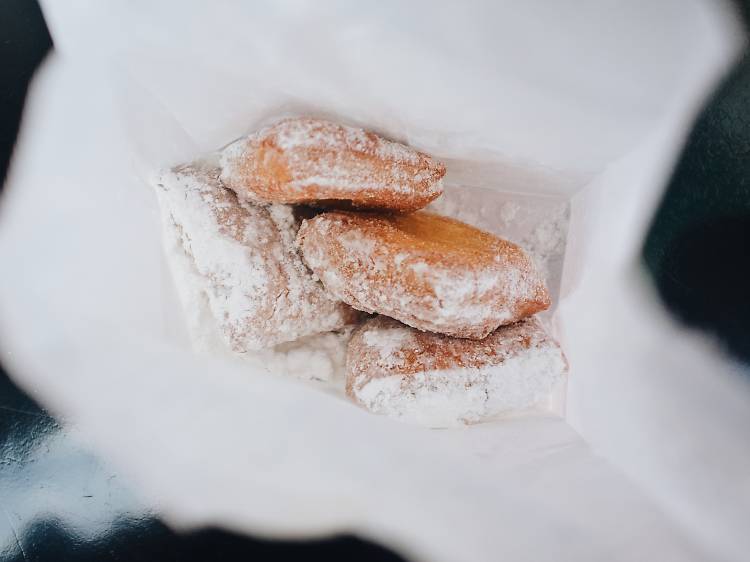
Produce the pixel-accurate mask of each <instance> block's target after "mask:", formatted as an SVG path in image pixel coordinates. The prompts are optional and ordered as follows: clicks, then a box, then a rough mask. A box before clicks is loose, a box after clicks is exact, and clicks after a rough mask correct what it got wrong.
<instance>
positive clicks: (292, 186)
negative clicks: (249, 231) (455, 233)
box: [221, 118, 445, 211]
mask: <svg viewBox="0 0 750 562" xmlns="http://www.w3.org/2000/svg"><path fill="white" fill-rule="evenodd" d="M221 166H222V174H221V180H222V182H224V184H225V185H226V186H228V187H230V188H231V189H233V190H234V191H236V192H237V193H238V194H240V195H241V196H243V197H247V198H250V199H254V200H258V201H263V202H269V203H305V204H313V205H317V206H322V207H326V206H341V205H342V204H343V205H345V206H350V207H354V208H361V209H387V210H393V211H415V210H417V209H421V208H422V207H424V206H425V205H427V204H428V203H429V202H430V201H432V200H433V199H435V198H436V197H438V196H440V194H441V193H442V192H443V190H442V186H441V181H440V180H441V178H442V177H443V176H444V175H445V166H443V164H441V163H439V162H436V161H434V160H433V159H432V158H430V157H429V156H428V155H426V154H424V153H422V152H418V151H416V150H414V149H412V148H410V147H408V146H404V145H402V144H399V143H396V142H392V141H389V140H386V139H384V138H382V137H379V136H378V135H376V134H374V133H370V132H367V131H364V130H363V129H359V128H356V127H349V126H346V125H339V124H336V123H332V122H330V121H323V120H319V119H311V118H294V119H285V120H283V121H280V122H279V123H276V124H275V125H272V126H270V127H266V128H265V129H262V130H260V131H258V132H257V133H254V134H252V135H250V136H248V137H246V138H243V139H240V140H238V141H236V142H234V143H233V144H231V145H229V146H228V147H226V148H225V149H224V151H223V153H222V156H221Z"/></svg>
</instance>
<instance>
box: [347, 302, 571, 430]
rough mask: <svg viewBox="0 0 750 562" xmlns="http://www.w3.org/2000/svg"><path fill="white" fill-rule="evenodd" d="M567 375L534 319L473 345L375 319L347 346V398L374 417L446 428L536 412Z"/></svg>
mask: <svg viewBox="0 0 750 562" xmlns="http://www.w3.org/2000/svg"><path fill="white" fill-rule="evenodd" d="M566 371H567V364H566V361H565V357H564V356H563V354H562V351H560V347H559V346H558V345H557V343H556V342H555V341H554V340H553V339H552V338H550V337H549V335H548V334H547V332H546V331H545V330H544V328H543V327H542V325H541V323H540V322H539V320H537V319H536V318H529V319H526V320H522V321H521V322H517V323H515V324H511V325H509V326H503V327H501V328H498V329H497V330H496V331H494V332H493V333H492V334H490V335H489V336H487V337H486V338H485V339H483V340H480V341H475V340H468V339H463V338H453V337H450V336H444V335H440V334H433V333H428V332H420V331H419V330H415V329H413V328H410V327H408V326H405V325H404V324H401V323H399V322H398V321H396V320H393V319H392V318H387V317H385V316H378V317H376V318H373V319H371V320H368V321H367V322H365V323H364V324H363V325H362V326H361V327H359V328H358V329H357V331H356V332H355V334H354V336H353V337H352V339H351V340H350V342H349V348H348V350H347V358H346V392H347V395H348V396H349V397H350V398H352V399H353V400H354V401H355V402H357V403H359V404H361V405H362V406H364V407H365V408H367V409H368V410H370V411H372V412H374V413H378V414H385V415H390V416H393V417H397V418H403V419H406V420H409V421H414V422H417V423H421V424H424V425H429V426H435V427H440V426H451V425H456V424H462V423H473V422H477V421H480V420H481V419H483V418H486V417H489V416H493V415H497V414H501V413H507V412H509V411H513V410H520V409H525V408H528V407H530V406H533V405H534V404H536V403H538V402H539V401H540V400H542V399H544V398H545V397H547V396H548V395H549V393H550V391H551V389H552V388H553V386H554V385H555V384H556V383H557V382H559V381H560V380H561V379H562V377H563V376H564V374H565V372H566Z"/></svg>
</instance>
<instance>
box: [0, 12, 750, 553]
mask: <svg viewBox="0 0 750 562" xmlns="http://www.w3.org/2000/svg"><path fill="white" fill-rule="evenodd" d="M737 5H738V7H739V9H740V11H741V13H742V14H743V16H745V22H747V17H746V16H747V14H748V13H750V9H748V8H749V6H750V0H745V1H744V2H739V3H738V4H737ZM50 47H51V41H50V39H49V36H48V34H47V32H46V28H45V27H44V22H43V19H42V16H41V13H40V11H39V8H38V6H37V5H36V2H34V1H32V0H0V180H2V178H4V176H5V171H6V168H7V164H8V161H9V159H10V156H11V152H12V147H13V143H14V140H15V136H16V133H17V129H18V125H19V120H20V116H21V111H22V108H23V103H24V99H25V95H26V88H27V85H28V82H29V80H30V78H31V76H32V74H33V71H34V69H35V68H36V66H37V64H38V63H39V62H40V61H41V60H42V58H43V57H44V55H45V53H46V52H47V50H48V49H49V48H50ZM0 204H1V201H0ZM643 255H644V262H645V264H646V266H647V268H648V270H649V271H650V273H651V274H652V277H653V279H654V283H655V286H656V287H657V289H658V292H659V294H660V295H661V297H662V300H663V302H664V303H665V305H666V306H667V307H668V308H669V309H670V310H671V311H672V312H673V313H674V314H675V315H677V316H678V317H679V318H681V319H682V320H683V321H684V322H686V323H688V324H690V325H692V326H696V327H698V328H700V329H703V330H706V331H708V332H711V333H713V334H715V335H716V336H717V338H718V339H719V340H720V341H721V342H723V343H724V344H725V346H726V348H727V350H728V351H729V352H730V353H732V354H733V355H734V356H735V357H737V358H739V359H741V360H744V361H747V362H750V322H748V320H747V319H748V317H750V296H749V295H748V286H750V282H748V279H749V278H750V57H749V56H747V55H745V56H744V57H743V58H742V59H741V60H740V61H739V62H738V64H737V65H736V67H735V69H734V70H733V72H732V73H731V74H730V75H729V76H728V77H727V78H726V80H725V81H724V83H723V84H722V85H721V86H720V87H719V89H718V90H717V92H716V94H715V95H714V97H713V98H712V99H711V100H710V102H709V103H708V105H707V107H706V108H705V110H704V111H703V113H702V114H701V115H700V117H699V118H698V120H697V122H696V124H695V127H694V130H693V132H692V134H691V136H690V139H689V141H688V143H687V145H686V147H685V150H684V152H683V154H682V157H681V159H680V162H679V164H678V165H677V167H676V169H675V171H674V174H673V177H672V180H671V182H670V185H669V188H668V189H667V191H666V193H665V196H664V199H663V201H662V205H661V207H660V209H659V211H658V213H657V215H656V217H655V220H654V224H653V225H652V228H651V230H650V232H649V235H648V237H647V239H646V241H645V244H644V254H643ZM287 558H290V559H297V558H300V559H301V558H306V559H312V560H317V559H323V560H351V559H356V560H365V561H366V560H399V558H398V557H397V556H396V555H395V554H392V553H391V552H389V551H387V550H384V549H382V548H380V547H377V546H376V545H372V544H371V543H367V542H364V541H361V540H358V539H356V538H353V537H340V538H336V539H332V540H327V541H316V542H304V543H302V542H298V543H281V542H272V541H263V540H255V539H252V538H247V537H243V536H238V535H234V534H231V533H227V532H223V531H219V530H213V529H208V530H204V531H199V532H193V533H187V534H177V533H175V532H173V531H171V530H169V529H168V528H167V527H166V526H165V525H164V524H163V523H162V522H161V521H160V520H159V519H158V518H157V517H155V516H153V515H152V514H149V513H148V512H146V511H144V509H143V508H141V507H140V504H139V502H138V500H137V499H136V498H135V497H134V495H133V493H132V492H131V490H130V488H129V486H128V484H127V482H123V481H122V478H120V477H119V475H118V474H117V473H115V472H113V471H112V469H111V468H109V467H108V466H107V465H106V464H105V463H104V462H103V461H101V460H100V459H98V458H97V457H96V456H94V455H93V454H91V453H90V452H88V451H87V450H85V449H83V448H81V447H80V445H78V444H77V442H76V440H75V438H72V437H71V436H70V435H69V434H68V432H66V430H65V429H64V423H62V422H59V421H57V420H55V419H53V418H52V417H51V416H49V415H48V414H47V413H46V412H45V411H44V410H43V409H42V408H40V406H39V405H38V404H37V403H36V402H35V401H34V399H33V397H31V396H28V395H26V394H25V393H23V392H22V391H20V390H19V389H18V388H17V387H16V386H15V385H14V384H13V383H12V382H11V381H10V379H9V378H8V377H7V376H6V375H5V374H4V373H3V372H2V370H0V562H10V561H16V560H18V561H21V560H27V561H32V560H33V561H47V560H50V561H67V560H74V561H77V560H97V561H100V560H101V561H114V560H128V561H157V560H158V561H162V560H165V561H166V560H170V561H171V560H173V561H187V560H240V559H242V560H275V559H287Z"/></svg>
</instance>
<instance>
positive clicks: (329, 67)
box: [0, 0, 750, 561]
mask: <svg viewBox="0 0 750 562" xmlns="http://www.w3.org/2000/svg"><path fill="white" fill-rule="evenodd" d="M44 7H45V16H46V17H47V19H48V24H49V25H50V27H51V31H52V35H53V38H54V41H55V46H56V52H55V54H54V55H53V56H52V57H51V58H50V60H49V61H47V63H46V64H45V66H44V68H43V70H42V72H41V73H40V74H39V76H38V77H37V79H36V81H35V84H34V87H33V92H32V95H31V98H30V101H29V105H28V109H27V112H26V115H25V118H24V124H23V132H22V136H21V139H20V143H19V147H18V151H17V153H16V156H15V160H14V162H13V167H12V170H11V175H10V178H9V181H8V184H7V186H6V192H5V194H4V197H3V200H2V208H1V212H2V216H1V220H0V261H1V263H2V264H3V267H4V271H3V276H2V281H0V299H1V300H0V304H1V306H2V311H3V312H2V318H0V329H1V330H2V333H1V335H2V345H3V362H4V364H6V366H7V367H8V369H9V370H10V372H11V375H12V376H13V378H14V379H15V380H16V381H17V382H18V383H19V384H20V385H21V386H23V387H25V388H27V389H31V390H33V391H34V393H35V395H36V396H38V397H39V398H40V399H41V400H42V401H43V402H44V403H45V405H48V406H49V407H50V408H52V409H53V411H56V412H57V413H59V414H60V415H62V416H64V417H65V419H67V420H70V422H71V423H74V424H76V425H77V426H78V427H79V428H80V430H81V431H82V432H83V433H84V434H86V435H88V436H89V437H90V439H91V440H92V442H93V443H95V444H96V445H97V446H98V448H99V450H100V451H101V452H102V453H103V454H105V455H106V456H107V457H108V458H111V459H112V460H113V461H114V462H117V463H119V465H120V466H121V467H122V468H123V470H126V471H127V472H128V473H129V474H130V475H132V477H133V478H134V479H135V480H136V482H137V483H138V484H139V490H140V491H141V492H142V494H143V497H144V498H148V499H149V500H150V501H153V502H154V505H155V507H156V508H157V509H159V510H161V511H162V512H163V513H164V515H165V517H167V519H168V521H170V522H171V523H172V524H174V525H178V526H192V525H199V524H221V525H225V526H227V527H229V528H232V529H235V530H239V531H243V532H248V533H254V534H264V535H269V536H276V537H307V536H313V535H321V534H329V533H334V532H342V531H347V532H355V533H357V534H360V535H362V536H365V537H369V538H373V539H375V540H379V541H381V542H383V543H384V544H386V545H388V546H390V547H392V548H395V549H396V550H398V551H399V552H401V553H403V554H404V555H406V556H409V557H413V558H414V559H420V560H445V561H456V560H472V561H478V560H498V559H510V560H553V559H554V560H559V559H575V560H579V561H581V560H601V559H602V558H606V559H609V560H643V559H651V560H680V561H682V560H700V559H717V558H724V559H735V560H740V559H742V558H743V555H745V553H746V552H747V551H748V550H749V549H750V538H749V537H750V535H748V534H747V533H746V532H745V529H744V523H745V522H746V521H747V516H748V513H750V511H749V510H750V482H749V481H748V474H750V470H749V469H750V450H748V447H747V446H746V439H745V438H744V433H745V431H746V428H747V427H750V389H748V387H747V384H746V379H742V378H741V377H740V376H738V374H737V372H736V371H738V370H739V367H738V366H736V365H732V364H731V363H730V362H729V361H728V360H726V359H725V358H723V357H722V356H721V354H720V353H719V351H718V350H717V349H716V348H715V346H714V345H712V344H711V342H708V341H705V340H704V339H702V338H701V337H699V336H698V335H695V334H687V333H685V332H683V331H682V330H680V329H678V328H677V327H676V326H675V325H673V323H672V322H671V321H670V320H669V319H667V318H666V317H665V315H664V313H663V312H662V311H661V309H660V307H659V305H658V304H656V302H655V300H654V298H653V296H652V294H651V291H650V290H649V289H648V287H647V284H646V283H645V281H644V280H643V278H642V274H641V273H640V271H639V269H638V267H637V263H638V253H639V248H640V243H641V240H642V237H643V234H644V231H645V228H646V225H647V224H648V221H649V219H650V215H651V212H652V210H653V208H654V206H655V204H656V202H657V200H658V197H659V195H660V193H661V191H662V189H663V186H664V184H665V181H666V179H667V177H668V174H669V172H670V168H671V166H672V164H673V162H674V159H675V157H676V155H677V154H678V152H679V149H680V144H681V142H682V139H683V138H684V136H685V134H686V132H687V130H688V129H689V126H690V121H691V119H692V117H693V116H694V115H695V112H696V111H697V109H698V108H699V106H700V104H701V103H702V101H703V100H704V98H705V96H706V95H707V93H708V92H709V91H710V90H711V88H712V87H713V86H714V84H715V82H716V80H717V79H718V78H719V77H720V76H721V74H722V72H723V71H724V70H725V69H726V67H727V65H728V64H729V62H730V61H731V58H732V56H733V54H734V52H735V50H736V48H737V44H738V41H737V40H736V36H735V30H734V28H733V27H732V23H731V14H729V13H728V12H725V11H724V10H722V9H721V8H722V6H721V5H718V4H716V3H714V2H710V1H703V2H702V1H699V0H690V1H686V0H680V1H677V0H674V1H660V2H653V1H636V2H599V3H577V4H575V5H571V4H569V3H561V2H552V1H548V2H541V1H537V2H494V3H490V2H487V3H483V2H462V3H449V2H445V3H437V2H413V3H401V2H376V3H360V2H344V1H341V2H303V1H291V0H289V1H284V2H252V3H249V2H211V3H208V2H197V1H195V2H193V1H183V2H179V3H176V2H174V3H172V2H145V1H143V2H141V1H138V2H100V1H94V0H79V1H75V2H57V1H53V0H49V1H48V2H45V3H44ZM290 112H291V113H297V114H304V113H313V114H318V115H329V116H332V117H335V118H340V119H344V120H346V121H347V122H352V123H358V124H362V125H366V126H367V127H369V128H372V129H375V130H377V131H380V132H382V133H384V134H386V135H388V136H389V137H393V138H397V139H400V140H402V141H404V142H407V143H410V144H413V145H414V146H416V147H418V148H420V149H422V150H425V151H427V152H430V153H432V154H434V155H435V156H437V157H439V158H443V159H446V160H447V161H448V163H449V170H450V172H449V176H448V178H447V180H448V183H450V184H451V185H454V186H461V185H471V186H478V187H481V188H485V189H491V190H495V191H497V192H521V193H523V194H547V195H551V196H556V197H561V198H564V199H566V200H568V201H569V202H570V209H571V218H570V221H571V222H570V227H569V231H568V238H567V247H566V252H565V261H564V264H563V266H562V281H561V286H560V295H559V302H558V308H557V313H556V319H555V320H556V325H557V326H558V328H559V330H560V335H561V337H562V343H563V346H564V348H565V350H566V353H567V355H568V358H569V360H570V364H571V373H570V381H569V385H568V402H567V414H566V419H562V418H559V417H557V416H554V415H536V416H526V417H521V418H516V419H510V420H505V421H502V422H496V423H489V424H482V425H478V426H475V427H471V428H467V429H463V430H446V431H431V430H427V429H423V428H418V427H413V426H409V425H404V424H400V423H398V422H395V421H393V420H389V419H385V418H381V417H377V416H373V415H370V414H368V413H367V412H364V411H362V410H360V409H358V408H357V407H355V406H354V405H352V404H349V403H347V402H346V401H343V400H341V399H339V398H337V397H335V396H331V395H329V394H326V393H323V392H319V391H318V390H317V389H315V388H314V387H312V386H309V385H306V384H303V383H300V382H298V381H294V380H289V379H286V378H283V377H279V376H273V375H269V374H266V373H263V372H260V371H258V370H257V369H253V368H251V367H248V366H247V365H243V364H238V363H236V362H232V361H227V360H224V359H218V358H216V359H212V358H200V357H196V356H195V355H193V354H192V353H191V352H190V350H189V349H188V347H187V345H186V343H185V339H184V334H182V335H181V334H180V333H179V332H180V326H179V325H177V326H175V322H174V319H175V318H176V317H178V316H179V313H180V312H179V305H178V301H177V298H176V296H175V294H174V289H173V286H172V284H171V280H170V276H169V272H168V270H167V267H166V265H165V263H164V258H163V255H162V250H161V238H160V225H159V216H158V210H157V207H156V200H155V197H154V194H153V193H152V191H151V190H150V188H149V187H148V186H147V185H146V183H145V181H144V178H145V177H146V176H147V175H148V174H149V173H151V172H152V171H153V170H155V169H157V168H161V167H164V166H167V165H171V164H175V163H178V162H181V161H187V160H189V159H192V158H193V157H195V156H196V155H198V154H200V153H202V152H204V151H208V150H213V149H216V148H218V147H220V146H221V145H223V144H225V143H226V142H228V141H230V140H232V139H234V138H236V137H237V136H239V135H241V134H243V133H244V132H246V131H248V130H250V129H252V128H253V127H254V126H256V125H257V124H258V123H260V122H262V121H264V120H266V119H268V118H270V117H273V116H276V115H280V114H284V113H290Z"/></svg>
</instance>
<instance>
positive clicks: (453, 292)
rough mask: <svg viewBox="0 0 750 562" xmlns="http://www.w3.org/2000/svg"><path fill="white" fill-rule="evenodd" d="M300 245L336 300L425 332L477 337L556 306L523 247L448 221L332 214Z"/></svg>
mask: <svg viewBox="0 0 750 562" xmlns="http://www.w3.org/2000/svg"><path fill="white" fill-rule="evenodd" d="M297 240H298V244H299V245H300V246H301V248H302V254H303V258H304V259H305V262H306V263H307V265H308V266H309V267H310V268H311V269H312V270H313V272H314V273H315V274H317V276H318V277H319V278H320V279H321V280H322V281H323V284H324V285H325V287H326V289H327V290H328V291H329V292H331V294H333V295H334V296H335V297H336V298H339V299H341V300H343V301H344V302H346V303H348V304H350V305H352V306H353V307H354V308H357V309H359V310H364V311H366V312H377V313H380V314H385V315H387V316H391V317H393V318H396V319H398V320H400V321H402V322H404V323H405V324H408V325H410V326H413V327H415V328H418V329H421V330H429V331H434V332H439V333H444V334H449V335H453V336H458V337H467V338H477V339H478V338H483V337H485V336H486V335H487V334H489V333H490V332H491V331H493V330H494V329H495V328H497V327H498V326H499V325H503V324H509V323H512V322H515V321H517V320H520V319H522V318H524V317H527V316H530V315H531V314H534V313H536V312H538V311H540V310H544V309H546V308H547V307H548V306H549V295H548V293H547V290H546V287H545V286H544V283H543V281H542V280H541V278H540V276H539V274H538V273H537V271H536V270H535V268H534V266H533V264H532V262H531V260H530V258H529V257H528V256H527V255H526V253H525V252H524V251H523V250H522V249H521V248H519V247H518V246H516V245H515V244H513V243H511V242H508V241H506V240H502V239H500V238H497V237H496V236H493V235H492V234H489V233H486V232H483V231H481V230H479V229H476V228H474V227H472V226H469V225H467V224H464V223H462V222H460V221H456V220H453V219H449V218H446V217H440V216H437V215H433V214H430V213H426V212H418V213H414V214H410V215H385V214H374V213H352V212H345V211H332V212H328V213H323V214H321V215H318V216H316V217H314V218H312V219H310V220H306V221H305V222H304V223H303V225H302V227H301V229H300V232H299V234H298V238H297Z"/></svg>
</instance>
